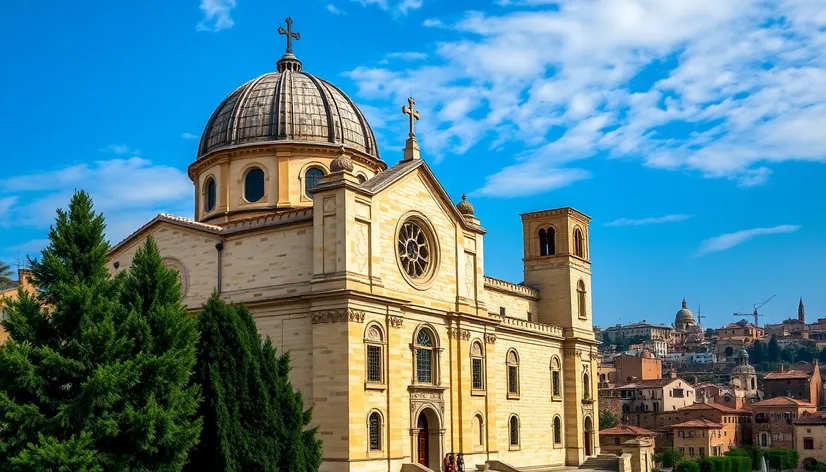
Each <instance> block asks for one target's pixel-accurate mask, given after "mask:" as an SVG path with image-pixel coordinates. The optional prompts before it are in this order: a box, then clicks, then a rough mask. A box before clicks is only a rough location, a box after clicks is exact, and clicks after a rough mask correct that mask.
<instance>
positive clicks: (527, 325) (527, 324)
mask: <svg viewBox="0 0 826 472" xmlns="http://www.w3.org/2000/svg"><path fill="white" fill-rule="evenodd" d="M490 316H491V317H493V318H499V319H500V320H501V321H502V324H506V325H510V326H516V327H519V328H522V329H529V330H532V331H539V332H542V333H548V334H552V335H554V336H562V328H560V327H558V326H551V325H547V324H544V323H536V322H534V321H527V320H523V319H521V318H512V317H510V316H502V315H496V314H490Z"/></svg>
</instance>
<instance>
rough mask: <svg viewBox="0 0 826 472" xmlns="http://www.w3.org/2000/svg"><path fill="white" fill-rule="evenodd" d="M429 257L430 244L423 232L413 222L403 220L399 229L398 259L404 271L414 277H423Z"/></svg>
mask: <svg viewBox="0 0 826 472" xmlns="http://www.w3.org/2000/svg"><path fill="white" fill-rule="evenodd" d="M431 257H432V255H431V244H430V241H429V239H428V237H427V235H426V234H425V232H424V231H423V230H422V228H421V227H420V226H419V225H418V224H416V223H415V222H412V221H407V222H405V223H404V224H403V225H402V227H401V230H400V231H399V261H400V262H401V266H402V268H403V269H404V271H405V272H407V275H408V276H410V277H411V278H414V279H419V278H422V277H424V276H425V275H427V272H428V270H429V269H430V263H431Z"/></svg>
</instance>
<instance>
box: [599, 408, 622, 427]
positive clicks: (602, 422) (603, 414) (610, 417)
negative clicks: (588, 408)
mask: <svg viewBox="0 0 826 472" xmlns="http://www.w3.org/2000/svg"><path fill="white" fill-rule="evenodd" d="M619 422H620V421H619V417H617V415H615V414H613V413H611V410H602V411H600V412H599V429H600V430H603V429H608V428H613V427H614V426H616V425H618V424H619Z"/></svg>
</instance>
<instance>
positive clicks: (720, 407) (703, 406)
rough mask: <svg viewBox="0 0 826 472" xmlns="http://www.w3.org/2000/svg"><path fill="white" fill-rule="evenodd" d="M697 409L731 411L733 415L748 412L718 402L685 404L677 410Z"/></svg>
mask: <svg viewBox="0 0 826 472" xmlns="http://www.w3.org/2000/svg"><path fill="white" fill-rule="evenodd" d="M695 410H717V411H721V412H723V413H729V414H732V415H735V414H743V413H748V412H746V411H743V410H735V409H734V408H730V407H727V406H725V405H720V404H718V403H694V404H692V405H688V406H684V407H682V408H679V409H678V410H677V411H695Z"/></svg>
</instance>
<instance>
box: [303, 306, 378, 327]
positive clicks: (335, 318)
mask: <svg viewBox="0 0 826 472" xmlns="http://www.w3.org/2000/svg"><path fill="white" fill-rule="evenodd" d="M364 316H365V315H364V312H363V311H361V310H354V309H352V308H344V309H340V310H324V311H314V312H313V313H312V315H311V318H312V322H313V324H320V323H339V322H342V321H349V322H352V323H364Z"/></svg>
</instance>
